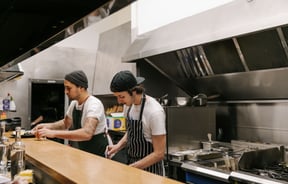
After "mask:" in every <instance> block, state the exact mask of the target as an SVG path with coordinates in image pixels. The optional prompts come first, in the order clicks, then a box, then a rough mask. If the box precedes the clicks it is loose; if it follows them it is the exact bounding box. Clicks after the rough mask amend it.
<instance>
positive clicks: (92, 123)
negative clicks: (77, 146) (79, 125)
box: [83, 118, 98, 135]
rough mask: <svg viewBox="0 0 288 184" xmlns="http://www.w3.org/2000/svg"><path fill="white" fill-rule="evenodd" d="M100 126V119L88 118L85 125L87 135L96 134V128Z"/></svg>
mask: <svg viewBox="0 0 288 184" xmlns="http://www.w3.org/2000/svg"><path fill="white" fill-rule="evenodd" d="M97 124H98V119H96V118H86V120H85V123H84V127H83V128H84V131H85V132H86V133H87V134H92V135H93V134H94V132H95V130H96V127H97Z"/></svg>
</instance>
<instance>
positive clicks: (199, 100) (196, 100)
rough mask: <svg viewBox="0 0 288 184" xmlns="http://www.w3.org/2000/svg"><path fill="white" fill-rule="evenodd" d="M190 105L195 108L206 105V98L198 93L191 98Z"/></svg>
mask: <svg viewBox="0 0 288 184" xmlns="http://www.w3.org/2000/svg"><path fill="white" fill-rule="evenodd" d="M192 104H193V105H195V106H205V105H207V96H206V95H205V94H204V93H200V94H198V95H196V96H194V97H193V98H192Z"/></svg>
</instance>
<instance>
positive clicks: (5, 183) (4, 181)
mask: <svg viewBox="0 0 288 184" xmlns="http://www.w3.org/2000/svg"><path fill="white" fill-rule="evenodd" d="M10 182H11V180H10V178H7V177H4V176H0V184H9V183H10Z"/></svg>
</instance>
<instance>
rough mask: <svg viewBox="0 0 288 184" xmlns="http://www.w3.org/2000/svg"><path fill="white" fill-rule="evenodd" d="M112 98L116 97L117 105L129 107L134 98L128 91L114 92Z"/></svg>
mask: <svg viewBox="0 0 288 184" xmlns="http://www.w3.org/2000/svg"><path fill="white" fill-rule="evenodd" d="M114 96H115V97H117V101H118V103H119V104H125V105H127V106H131V105H132V104H133V103H134V97H133V96H131V95H130V94H129V93H128V91H121V92H114Z"/></svg>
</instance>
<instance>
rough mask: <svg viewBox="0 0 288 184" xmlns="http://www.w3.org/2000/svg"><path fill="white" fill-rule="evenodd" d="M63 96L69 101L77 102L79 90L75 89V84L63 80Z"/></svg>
mask: <svg viewBox="0 0 288 184" xmlns="http://www.w3.org/2000/svg"><path fill="white" fill-rule="evenodd" d="M64 87H65V94H66V95H67V96H68V98H69V100H78V99H79V98H80V94H81V88H80V87H77V86H76V85H75V84H73V83H71V82H69V81H67V80H64Z"/></svg>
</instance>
